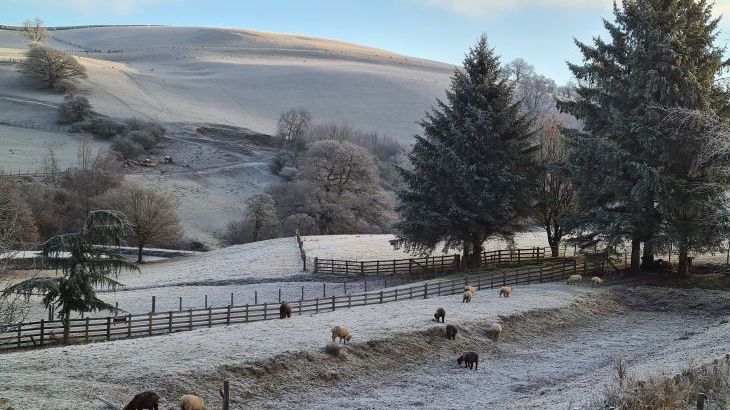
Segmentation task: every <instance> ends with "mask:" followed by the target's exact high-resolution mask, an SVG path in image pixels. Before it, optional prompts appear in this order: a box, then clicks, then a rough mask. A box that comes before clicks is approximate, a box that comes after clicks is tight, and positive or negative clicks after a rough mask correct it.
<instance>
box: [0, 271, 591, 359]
mask: <svg viewBox="0 0 730 410" xmlns="http://www.w3.org/2000/svg"><path fill="white" fill-rule="evenodd" d="M604 268H605V266H604V263H603V262H601V263H588V262H585V261H584V262H583V263H582V266H579V264H578V263H577V262H576V260H575V259H560V260H556V261H554V263H550V264H542V265H537V266H522V267H515V268H514V269H511V270H504V271H501V272H490V273H483V272H470V273H466V274H465V275H464V276H463V278H459V279H453V280H450V281H449V280H446V281H444V280H441V281H429V282H424V283H420V284H415V285H412V286H408V287H400V288H394V289H387V290H385V289H382V290H380V291H373V292H363V293H357V294H347V295H341V296H335V295H332V296H331V297H324V298H315V299H301V300H298V301H292V302H289V304H290V305H291V306H292V310H293V314H297V315H306V314H318V313H324V312H332V311H335V310H338V309H349V308H352V307H356V306H366V305H372V304H383V303H391V302H396V301H400V300H410V299H427V298H429V297H437V296H444V295H454V294H460V293H462V292H463V286H466V285H469V286H476V287H477V288H479V289H494V288H496V287H500V286H505V285H529V284H535V283H545V282H552V281H557V280H561V279H565V278H566V277H567V276H569V275H572V274H576V273H580V274H583V275H586V276H588V275H591V274H597V273H599V272H600V273H602V272H603V270H604ZM278 318H279V304H278V303H263V304H253V305H251V304H246V305H242V306H241V305H239V306H235V305H233V304H229V305H228V306H224V307H208V308H207V309H188V310H178V311H167V312H150V313H148V314H138V315H132V314H129V315H124V316H108V317H98V318H91V317H87V318H84V319H70V326H69V342H70V343H90V342H100V341H111V340H121V339H131V338H140V337H150V336H156V335H163V334H169V333H177V332H182V331H191V330H194V329H201V328H211V327H213V326H228V325H231V324H240V323H249V322H257V321H262V320H272V319H278ZM63 328H64V326H63V322H62V321H61V320H41V321H36V322H27V323H19V324H15V325H10V326H4V327H3V328H0V351H10V350H17V349H28V348H40V347H49V346H56V345H60V344H61V343H62V337H63V330H64V329H63Z"/></svg>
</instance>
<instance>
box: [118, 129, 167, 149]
mask: <svg viewBox="0 0 730 410" xmlns="http://www.w3.org/2000/svg"><path fill="white" fill-rule="evenodd" d="M121 137H123V138H127V139H129V140H132V141H134V142H136V143H137V144H139V145H140V146H141V147H142V148H144V150H145V151H149V150H151V149H152V148H154V147H155V146H156V145H157V142H158V141H157V138H155V136H154V135H152V134H150V133H147V132H144V131H131V132H130V133H128V134H125V135H122V136H121Z"/></svg>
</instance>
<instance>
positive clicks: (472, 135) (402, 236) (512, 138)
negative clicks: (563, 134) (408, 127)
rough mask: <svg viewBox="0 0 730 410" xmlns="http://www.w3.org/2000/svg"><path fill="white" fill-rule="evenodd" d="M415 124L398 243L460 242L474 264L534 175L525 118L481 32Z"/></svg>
mask: <svg viewBox="0 0 730 410" xmlns="http://www.w3.org/2000/svg"><path fill="white" fill-rule="evenodd" d="M420 125H421V127H422V128H423V132H422V133H421V134H420V135H416V143H415V145H414V146H413V149H412V151H411V153H410V154H409V160H410V164H411V167H410V168H409V169H401V173H402V176H403V180H404V186H405V188H404V189H403V190H401V191H399V192H398V198H399V200H400V205H399V207H398V211H399V213H400V216H401V221H400V222H398V223H396V224H395V227H396V229H397V231H398V238H399V240H398V244H399V245H400V246H403V247H404V248H405V249H406V250H407V251H409V252H414V253H421V254H424V253H430V252H432V251H433V250H434V249H436V248H437V247H439V246H443V248H444V250H447V249H460V250H462V252H463V255H464V261H465V262H466V263H467V264H469V265H471V266H478V264H479V255H480V253H481V249H482V243H483V242H484V240H486V239H487V238H489V237H494V236H500V237H506V238H511V237H512V235H513V234H514V233H515V232H517V231H520V230H522V229H523V228H524V226H525V225H524V224H525V220H526V216H527V215H528V213H529V208H530V201H531V195H530V192H531V188H532V184H533V181H534V178H533V175H532V173H533V172H534V171H533V170H532V167H531V166H530V162H531V156H532V155H533V152H534V150H535V147H534V146H533V144H531V142H530V140H531V137H532V134H531V131H530V129H531V125H532V124H531V122H530V121H529V120H528V119H527V118H526V117H525V116H524V115H522V114H520V106H519V103H515V102H514V89H513V86H512V84H511V82H510V81H509V80H507V79H505V78H504V76H503V75H502V68H501V66H500V62H499V57H498V56H497V55H496V54H495V52H494V50H493V49H492V48H490V46H489V44H488V42H487V38H486V36H482V37H481V38H480V39H479V41H478V42H477V43H476V45H475V46H474V47H473V48H471V49H470V51H469V53H468V54H467V55H466V57H465V59H464V67H463V69H459V70H456V71H455V73H454V74H453V76H452V80H451V87H450V89H449V90H447V92H446V100H438V101H437V105H436V107H434V109H433V110H432V111H431V112H430V113H428V114H426V117H425V119H424V120H422V121H421V123H420Z"/></svg>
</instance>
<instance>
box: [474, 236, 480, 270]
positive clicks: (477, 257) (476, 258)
mask: <svg viewBox="0 0 730 410" xmlns="http://www.w3.org/2000/svg"><path fill="white" fill-rule="evenodd" d="M471 251H472V255H471V257H472V258H473V261H472V266H473V267H475V268H478V267H479V266H480V265H481V264H482V263H481V262H482V241H481V240H480V239H479V238H472V240H471Z"/></svg>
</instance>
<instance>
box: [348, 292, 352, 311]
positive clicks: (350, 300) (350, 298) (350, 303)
mask: <svg viewBox="0 0 730 410" xmlns="http://www.w3.org/2000/svg"><path fill="white" fill-rule="evenodd" d="M351 307H352V295H347V308H348V309H349V308H351Z"/></svg>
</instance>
